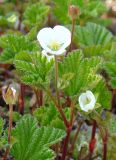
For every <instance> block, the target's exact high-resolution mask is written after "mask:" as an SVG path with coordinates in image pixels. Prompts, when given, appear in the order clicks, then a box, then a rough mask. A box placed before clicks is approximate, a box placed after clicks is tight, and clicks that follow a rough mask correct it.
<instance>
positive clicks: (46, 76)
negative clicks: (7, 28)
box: [14, 52, 53, 88]
mask: <svg viewBox="0 0 116 160" xmlns="http://www.w3.org/2000/svg"><path fill="white" fill-rule="evenodd" d="M14 63H15V66H16V69H17V71H18V72H19V73H21V80H22V81H23V82H24V83H25V84H28V85H31V86H34V87H35V88H36V87H39V88H40V87H46V86H48V85H49V84H50V79H51V78H50V75H51V71H52V67H53V61H50V62H49V61H47V58H46V57H45V56H43V55H42V54H40V53H38V52H34V53H30V52H20V53H19V54H17V55H16V57H15V60H14Z"/></svg>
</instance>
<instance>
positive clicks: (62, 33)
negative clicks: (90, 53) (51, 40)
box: [53, 25, 71, 49]
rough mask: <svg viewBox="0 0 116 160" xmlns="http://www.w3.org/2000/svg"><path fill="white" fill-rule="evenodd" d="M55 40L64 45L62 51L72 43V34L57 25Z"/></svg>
mask: <svg viewBox="0 0 116 160" xmlns="http://www.w3.org/2000/svg"><path fill="white" fill-rule="evenodd" d="M53 30H54V34H55V38H56V40H58V41H59V42H60V43H62V44H63V45H62V47H61V49H65V48H66V47H68V46H69V45H70V43H71V32H70V31H69V30H68V29H67V28H65V27H64V26H60V25H57V26H55V27H54V28H53Z"/></svg>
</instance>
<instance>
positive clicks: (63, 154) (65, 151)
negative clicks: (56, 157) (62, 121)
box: [61, 126, 72, 160]
mask: <svg viewBox="0 0 116 160" xmlns="http://www.w3.org/2000/svg"><path fill="white" fill-rule="evenodd" d="M71 130H72V127H70V126H69V128H68V129H67V135H66V138H65V140H64V146H63V152H62V158H61V160H65V159H66V155H67V150H68V143H69V139H70V134H71Z"/></svg>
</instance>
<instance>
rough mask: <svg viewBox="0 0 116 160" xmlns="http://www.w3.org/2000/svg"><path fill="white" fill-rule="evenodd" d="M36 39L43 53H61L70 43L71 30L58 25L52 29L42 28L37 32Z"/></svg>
mask: <svg viewBox="0 0 116 160" xmlns="http://www.w3.org/2000/svg"><path fill="white" fill-rule="evenodd" d="M37 39H38V41H39V43H40V45H41V47H42V48H43V50H44V51H43V53H45V54H47V53H49V54H51V55H61V54H64V53H65V52H66V50H65V49H66V48H67V47H68V46H69V45H70V43H71V32H70V31H69V30H68V29H67V28H65V27H63V26H60V25H57V26H55V27H54V28H53V29H52V28H50V27H48V28H43V29H41V30H40V31H39V33H38V34H37Z"/></svg>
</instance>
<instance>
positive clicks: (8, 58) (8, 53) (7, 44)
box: [0, 34, 38, 63]
mask: <svg viewBox="0 0 116 160" xmlns="http://www.w3.org/2000/svg"><path fill="white" fill-rule="evenodd" d="M0 47H1V48H2V49H3V53H2V54H1V56H0V61H2V62H3V63H9V62H10V63H12V62H13V60H14V57H15V55H16V54H18V53H19V52H21V51H30V52H31V51H35V50H38V45H37V44H36V43H35V42H31V41H28V40H27V39H26V37H25V36H23V35H12V34H7V35H3V36H1V38H0Z"/></svg>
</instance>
